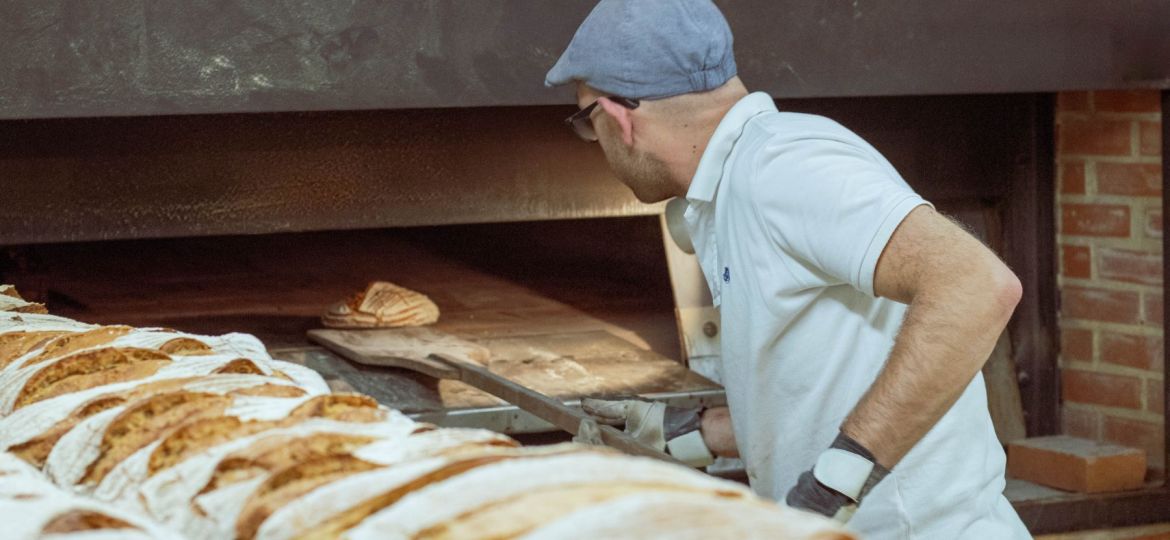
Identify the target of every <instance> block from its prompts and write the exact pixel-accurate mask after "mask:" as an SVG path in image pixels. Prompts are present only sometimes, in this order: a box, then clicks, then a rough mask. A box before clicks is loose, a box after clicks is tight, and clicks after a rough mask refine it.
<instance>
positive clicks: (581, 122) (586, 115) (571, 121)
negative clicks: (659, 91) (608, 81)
mask: <svg viewBox="0 0 1170 540" xmlns="http://www.w3.org/2000/svg"><path fill="white" fill-rule="evenodd" d="M605 99H608V100H610V101H612V102H614V103H617V104H618V105H621V106H622V107H625V108H627V109H630V110H633V109H637V108H638V105H640V104H641V103H642V102H641V101H640V100H637V99H633V98H626V97H621V96H605ZM600 101H601V98H597V99H596V100H594V101H593V103H590V104H589V105H588V106H586V107H585V108H584V109H581V110H579V111H577V112H575V113H573V116H570V117H568V118H566V119H565V123H566V124H568V125H569V129H572V130H573V133H576V134H577V136H578V137H581V140H583V141H585V142H597V131H596V130H595V129H593V110H594V109H596V108H597V103H598V102H600Z"/></svg>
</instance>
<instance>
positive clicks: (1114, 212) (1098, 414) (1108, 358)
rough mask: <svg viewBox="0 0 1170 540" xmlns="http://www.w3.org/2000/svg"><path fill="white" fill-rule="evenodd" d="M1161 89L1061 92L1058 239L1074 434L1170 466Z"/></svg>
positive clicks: (1067, 424) (1064, 362)
mask: <svg viewBox="0 0 1170 540" xmlns="http://www.w3.org/2000/svg"><path fill="white" fill-rule="evenodd" d="M1159 113H1160V96H1159V94H1158V92H1156V91H1139V92H1070V93H1064V94H1060V95H1059V97H1058V99H1057V112H1056V141H1057V143H1056V161H1057V163H1056V165H1057V182H1058V186H1057V196H1056V205H1057V207H1056V215H1057V218H1056V219H1057V244H1058V246H1059V249H1060V255H1059V256H1060V278H1059V287H1060V291H1061V317H1060V329H1061V359H1060V362H1061V368H1062V369H1061V371H1062V375H1061V377H1062V381H1061V383H1062V384H1061V388H1062V395H1063V401H1064V405H1063V424H1064V430H1065V432H1066V433H1069V434H1072V435H1077V436H1082V437H1089V438H1094V439H1105V440H1111V441H1116V442H1119V443H1122V444H1125V445H1128V446H1134V447H1137V448H1143V449H1145V450H1147V452H1148V453H1149V455H1150V464H1151V466H1153V467H1154V468H1163V467H1164V464H1163V463H1162V462H1163V456H1164V452H1163V450H1162V448H1163V437H1162V415H1161V413H1162V410H1163V402H1162V377H1163V372H1164V367H1163V365H1162V364H1163V361H1162V348H1163V347H1164V344H1163V337H1162V331H1161V324H1162V233H1161V230H1162V208H1161V195H1162V189H1161V186H1162V175H1161V147H1162V141H1161V133H1162V132H1161V124H1160V116H1159Z"/></svg>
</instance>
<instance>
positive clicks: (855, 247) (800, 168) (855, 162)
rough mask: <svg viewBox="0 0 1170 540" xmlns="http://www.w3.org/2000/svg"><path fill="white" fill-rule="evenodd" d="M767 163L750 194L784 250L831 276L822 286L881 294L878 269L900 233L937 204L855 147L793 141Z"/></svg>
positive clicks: (831, 142)
mask: <svg viewBox="0 0 1170 540" xmlns="http://www.w3.org/2000/svg"><path fill="white" fill-rule="evenodd" d="M760 159H761V161H759V162H758V168H757V174H756V175H755V177H754V178H753V182H752V184H751V188H750V190H751V193H750V196H751V197H752V200H753V201H754V204H755V208H756V211H757V213H758V218H759V219H760V220H761V221H762V222H763V225H764V228H765V230H766V231H767V233H768V235H769V236H770V238H771V239H772V241H773V242H775V243H776V244H777V247H778V248H779V249H781V250H783V251H784V252H785V255H787V256H790V257H793V258H796V259H798V260H800V262H801V263H803V265H804V266H806V267H811V268H812V269H815V270H816V272H815V273H816V274H818V275H823V276H827V279H825V283H822V285H832V284H839V283H848V284H850V285H852V286H853V287H854V288H856V289H858V290H860V291H862V292H865V293H866V294H869V295H870V296H875V293H874V288H873V278H874V270H875V269H876V268H877V263H878V259H879V258H880V257H881V255H882V252H883V251H884V250H885V247H886V244H887V243H888V242H889V240H890V237H891V236H893V234H894V230H895V229H897V228H898V225H900V224H901V223H902V220H903V219H904V218H905V217H906V215H907V214H909V213H910V211H911V210H913V209H915V208H917V207H918V206H921V205H924V204H925V205H929V204H930V203H928V202H926V200H924V199H923V198H922V197H920V196H919V195H918V194H917V193H915V192H914V190H913V189H911V188H910V186H908V185H907V184H906V182H905V181H904V180H902V178H901V177H900V176H899V175H898V173H897V172H896V171H895V170H894V168H893V167H892V166H890V165H889V163H888V162H886V161H885V159H884V158H882V157H881V156H880V155H879V154H877V153H876V151H873V150H870V149H866V148H861V147H859V146H857V145H854V144H850V143H848V142H842V141H834V140H823V139H807V140H800V141H793V142H788V143H785V144H782V145H776V146H774V147H771V148H769V149H768V150H767V151H766V152H764V154H763V155H762V156H761V157H760ZM834 282H835V283H834ZM810 285H812V284H810Z"/></svg>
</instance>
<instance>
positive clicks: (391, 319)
mask: <svg viewBox="0 0 1170 540" xmlns="http://www.w3.org/2000/svg"><path fill="white" fill-rule="evenodd" d="M438 320H439V307H438V306H436V305H435V303H434V302H432V301H431V299H430V298H427V296H426V295H424V294H422V293H419V292H415V291H412V290H410V289H407V288H406V287H401V286H398V285H395V284H393V283H390V282H387V281H375V282H373V283H370V284H369V285H368V286H367V287H366V289H365V290H364V291H362V292H360V293H358V294H356V295H354V296H352V297H351V298H348V299H346V300H343V301H341V302H338V303H336V304H333V305H332V306H330V307H329V310H328V311H326V312H325V315H323V316H322V317H321V322H322V323H324V324H325V326H328V327H330V328H395V327H402V326H423V325H427V324H431V323H434V322H435V321H438Z"/></svg>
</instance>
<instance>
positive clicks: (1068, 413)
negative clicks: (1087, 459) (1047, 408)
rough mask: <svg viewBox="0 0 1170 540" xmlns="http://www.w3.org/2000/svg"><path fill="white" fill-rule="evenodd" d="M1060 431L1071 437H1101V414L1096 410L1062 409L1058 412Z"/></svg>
mask: <svg viewBox="0 0 1170 540" xmlns="http://www.w3.org/2000/svg"><path fill="white" fill-rule="evenodd" d="M1060 424H1061V432H1062V433H1064V434H1065V435H1070V436H1073V437H1084V438H1086V439H1098V438H1100V437H1101V415H1100V414H1097V412H1096V411H1084V410H1079V409H1077V410H1074V409H1064V410H1063V411H1061V413H1060Z"/></svg>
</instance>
